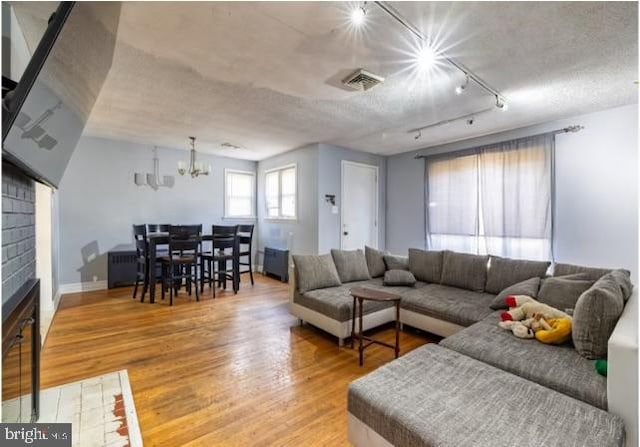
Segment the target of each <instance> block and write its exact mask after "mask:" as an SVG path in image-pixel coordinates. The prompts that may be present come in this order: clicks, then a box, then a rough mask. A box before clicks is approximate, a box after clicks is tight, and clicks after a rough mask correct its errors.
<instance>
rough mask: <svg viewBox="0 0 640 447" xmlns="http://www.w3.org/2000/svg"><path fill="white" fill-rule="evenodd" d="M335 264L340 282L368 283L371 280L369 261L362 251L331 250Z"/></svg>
mask: <svg viewBox="0 0 640 447" xmlns="http://www.w3.org/2000/svg"><path fill="white" fill-rule="evenodd" d="M331 256H332V257H333V262H334V264H335V265H336V270H337V271H338V276H340V281H342V282H343V283H345V282H352V281H366V280H367V279H371V276H369V267H367V259H366V258H365V257H364V252H363V251H362V250H350V251H348V250H335V249H334V250H331Z"/></svg>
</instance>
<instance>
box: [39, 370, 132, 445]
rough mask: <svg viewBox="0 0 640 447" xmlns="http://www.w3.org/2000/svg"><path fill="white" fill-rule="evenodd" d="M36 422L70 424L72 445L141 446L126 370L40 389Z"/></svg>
mask: <svg viewBox="0 0 640 447" xmlns="http://www.w3.org/2000/svg"><path fill="white" fill-rule="evenodd" d="M38 422H70V423H71V430H72V437H71V439H72V444H73V446H82V447H142V436H141V434H140V426H139V425H138V417H137V415H136V408H135V405H134V403H133V394H132V393H131V385H130V384H129V375H128V374H127V371H126V370H122V371H116V372H112V373H108V374H104V375H102V376H97V377H91V378H89V379H84V380H79V381H77V382H72V383H67V384H65V385H60V386H56V387H52V388H47V389H45V390H42V391H41V392H40V418H39V419H38Z"/></svg>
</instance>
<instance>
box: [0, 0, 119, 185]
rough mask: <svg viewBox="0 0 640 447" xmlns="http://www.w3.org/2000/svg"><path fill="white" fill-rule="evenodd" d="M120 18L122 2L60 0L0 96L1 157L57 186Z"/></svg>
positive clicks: (110, 54) (100, 78)
mask: <svg viewBox="0 0 640 447" xmlns="http://www.w3.org/2000/svg"><path fill="white" fill-rule="evenodd" d="M30 3H31V2H23V3H22V6H21V7H23V8H29V7H30V6H29V4H30ZM36 3H37V2H33V4H34V6H33V7H35V4H36ZM25 4H26V6H25ZM119 19H120V2H61V3H60V5H59V6H58V8H57V10H56V12H55V13H54V15H53V16H52V17H51V19H50V20H49V24H48V26H47V29H46V31H45V33H44V35H43V37H42V39H41V40H40V42H39V44H38V46H37V47H36V49H35V51H34V53H33V55H32V57H31V59H30V62H29V64H28V65H27V67H26V69H25V72H24V74H23V75H22V77H21V78H20V81H19V82H18V85H17V87H16V89H15V90H14V91H13V92H11V93H9V95H8V96H7V97H6V98H5V100H4V103H3V117H2V156H3V159H5V160H7V161H9V162H11V163H13V164H15V165H17V166H18V167H20V168H22V169H23V170H25V171H26V173H27V174H28V175H30V176H32V177H33V178H35V179H36V180H39V181H42V182H44V183H46V184H48V185H51V186H53V187H57V186H58V185H59V183H60V180H61V179H62V176H63V174H64V171H65V169H66V167H67V164H68V162H69V159H70V158H71V155H72V154H73V151H74V150H75V148H76V145H77V143H78V140H79V139H80V136H81V134H82V131H83V129H84V126H85V124H86V122H87V120H88V119H89V115H90V114H91V110H92V109H93V105H94V103H95V101H96V99H97V97H98V94H99V93H100V89H101V88H102V85H103V84H104V81H105V79H106V77H107V74H108V72H109V69H110V68H111V64H112V62H113V53H114V48H115V42H116V35H117V29H118V22H119Z"/></svg>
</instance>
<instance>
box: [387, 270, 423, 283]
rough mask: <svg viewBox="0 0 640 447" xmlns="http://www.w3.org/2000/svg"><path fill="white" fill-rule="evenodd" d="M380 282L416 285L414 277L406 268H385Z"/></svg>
mask: <svg viewBox="0 0 640 447" xmlns="http://www.w3.org/2000/svg"><path fill="white" fill-rule="evenodd" d="M382 283H383V284H384V285H385V286H406V287H413V286H415V285H416V278H415V276H413V274H412V273H411V272H410V271H408V270H387V271H386V272H385V273H384V280H383V282H382Z"/></svg>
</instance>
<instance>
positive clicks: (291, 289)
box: [289, 262, 298, 303]
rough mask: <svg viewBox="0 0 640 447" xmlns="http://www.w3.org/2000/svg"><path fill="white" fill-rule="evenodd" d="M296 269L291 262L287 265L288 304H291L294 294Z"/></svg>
mask: <svg viewBox="0 0 640 447" xmlns="http://www.w3.org/2000/svg"><path fill="white" fill-rule="evenodd" d="M296 287H298V285H297V284H296V267H295V265H293V262H290V263H289V302H290V303H293V297H294V296H295V294H296Z"/></svg>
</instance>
